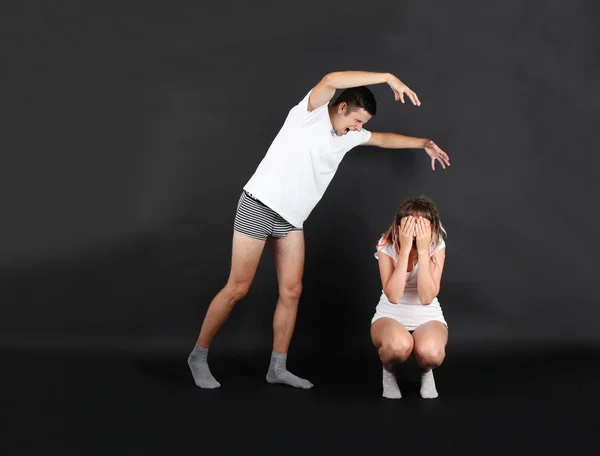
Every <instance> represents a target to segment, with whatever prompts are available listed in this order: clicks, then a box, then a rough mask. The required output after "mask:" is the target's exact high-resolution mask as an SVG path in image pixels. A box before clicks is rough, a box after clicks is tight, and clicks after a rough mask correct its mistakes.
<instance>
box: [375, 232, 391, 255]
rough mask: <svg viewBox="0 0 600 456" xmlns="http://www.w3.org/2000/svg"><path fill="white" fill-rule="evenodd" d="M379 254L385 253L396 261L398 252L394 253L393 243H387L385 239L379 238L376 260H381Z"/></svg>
mask: <svg viewBox="0 0 600 456" xmlns="http://www.w3.org/2000/svg"><path fill="white" fill-rule="evenodd" d="M379 252H382V253H385V254H386V255H387V256H390V257H392V258H393V259H396V252H395V251H394V246H393V245H392V243H391V242H388V241H386V240H385V239H384V238H383V237H381V238H379V241H377V248H376V252H375V254H374V256H375V258H376V259H379Z"/></svg>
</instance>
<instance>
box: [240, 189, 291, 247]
mask: <svg viewBox="0 0 600 456" xmlns="http://www.w3.org/2000/svg"><path fill="white" fill-rule="evenodd" d="M233 229H234V230H235V231H237V232H238V233H242V234H244V235H246V236H250V237H251V238H254V239H260V240H261V241H265V240H266V239H267V238H268V237H269V236H272V237H274V238H282V237H284V236H285V235H286V234H288V233H289V232H290V231H302V228H296V227H295V226H293V225H291V224H290V223H289V222H287V221H286V220H285V219H284V218H283V217H282V216H281V215H279V214H278V213H277V212H275V211H274V210H273V209H271V208H269V207H267V206H265V205H264V204H263V203H261V202H260V201H258V200H257V199H256V198H254V197H253V196H252V195H250V193H248V192H247V191H245V190H244V191H243V192H242V196H240V200H239V202H238V207H237V211H236V214H235V220H234V221H233Z"/></svg>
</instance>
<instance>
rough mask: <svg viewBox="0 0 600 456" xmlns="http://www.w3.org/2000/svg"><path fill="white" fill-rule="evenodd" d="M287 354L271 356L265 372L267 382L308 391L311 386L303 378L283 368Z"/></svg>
mask: <svg viewBox="0 0 600 456" xmlns="http://www.w3.org/2000/svg"><path fill="white" fill-rule="evenodd" d="M286 358H287V353H275V352H273V354H272V355H271V363H270V364H269V371H268V372H267V382H269V383H282V384H284V385H289V386H293V387H294V388H303V389H310V388H312V387H313V384H312V383H311V382H309V381H308V380H306V379H304V378H300V377H298V376H296V375H294V374H292V373H291V372H290V371H288V370H287V369H286V367H285V362H286Z"/></svg>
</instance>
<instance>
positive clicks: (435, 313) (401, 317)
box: [371, 304, 448, 331]
mask: <svg viewBox="0 0 600 456" xmlns="http://www.w3.org/2000/svg"><path fill="white" fill-rule="evenodd" d="M380 318H391V319H392V320H395V321H397V322H398V323H400V324H401V325H402V326H404V327H405V328H406V330H407V331H414V330H415V329H417V328H418V327H419V326H421V325H422V324H425V323H427V322H429V321H439V322H440V323H443V324H444V325H445V326H446V328H447V327H448V323H446V319H445V318H444V314H443V312H442V309H441V307H439V306H435V307H429V306H416V305H404V304H396V305H393V304H379V305H378V306H377V309H376V310H375V315H373V318H372V319H371V324H373V323H375V322H376V321H377V320H379V319H380Z"/></svg>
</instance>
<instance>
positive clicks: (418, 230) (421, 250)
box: [415, 217, 431, 255]
mask: <svg viewBox="0 0 600 456" xmlns="http://www.w3.org/2000/svg"><path fill="white" fill-rule="evenodd" d="M415 235H416V238H417V252H418V254H419V255H429V243H430V242H431V222H430V221H429V220H427V219H426V218H423V217H419V218H418V219H417V220H416V222H415Z"/></svg>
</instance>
